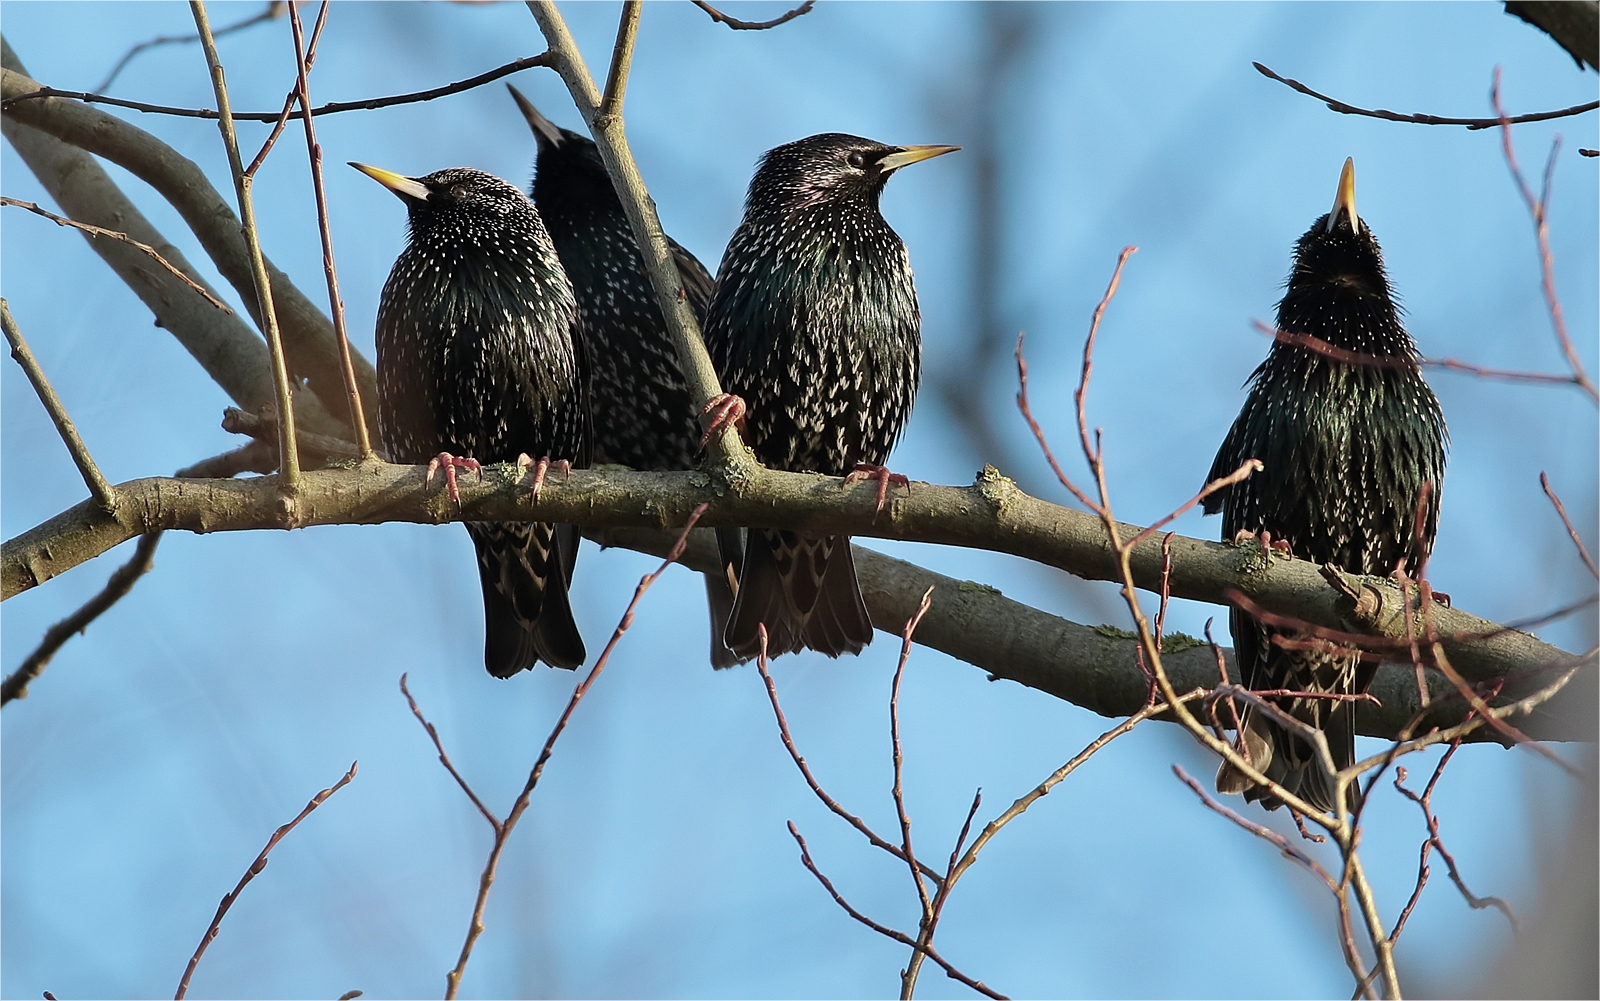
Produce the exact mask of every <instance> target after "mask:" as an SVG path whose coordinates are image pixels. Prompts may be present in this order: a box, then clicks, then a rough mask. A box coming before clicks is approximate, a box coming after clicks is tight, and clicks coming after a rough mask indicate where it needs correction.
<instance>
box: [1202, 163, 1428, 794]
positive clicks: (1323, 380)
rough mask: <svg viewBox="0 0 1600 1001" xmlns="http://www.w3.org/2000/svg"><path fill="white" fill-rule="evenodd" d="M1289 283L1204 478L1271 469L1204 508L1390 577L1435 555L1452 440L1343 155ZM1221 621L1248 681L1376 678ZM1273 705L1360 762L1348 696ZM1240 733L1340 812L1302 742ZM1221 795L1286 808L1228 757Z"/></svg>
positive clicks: (1323, 556)
mask: <svg viewBox="0 0 1600 1001" xmlns="http://www.w3.org/2000/svg"><path fill="white" fill-rule="evenodd" d="M1287 289H1288V290H1287V291H1286V292H1285V294H1284V297H1283V301H1282V302H1280V303H1279V304H1278V330H1279V331H1280V332H1281V333H1280V336H1279V339H1278V340H1276V341H1275V342H1274V343H1273V345H1272V348H1271V350H1270V351H1269V352H1268V354H1267V360H1266V361H1264V362H1262V363H1261V366H1260V367H1259V368H1257V369H1256V370H1255V373H1254V374H1253V375H1251V377H1250V383H1249V384H1250V395H1249V398H1248V399H1247V400H1246V401H1245V404H1244V409H1243V410H1241V411H1240V412H1239V417H1238V419H1237V420H1235V421H1234V423H1233V428H1232V429H1231V430H1230V431H1229V432H1228V437H1227V440H1226V441H1224V442H1223V444H1222V448H1221V449H1220V450H1219V451H1218V452H1217V458H1216V462H1215V463H1214V464H1213V465H1212V467H1211V475H1210V479H1212V480H1215V479H1218V478H1221V477H1223V476H1226V475H1227V474H1229V473H1232V472H1233V471H1234V470H1235V469H1237V468H1238V467H1239V466H1240V465H1242V464H1243V463H1244V462H1245V461H1246V460H1248V459H1252V458H1254V459H1259V460H1261V462H1262V463H1264V468H1263V469H1262V470H1261V471H1260V472H1257V473H1256V474H1255V475H1253V476H1251V477H1249V478H1248V479H1246V480H1244V481H1243V482H1240V483H1237V484H1235V485H1233V486H1231V487H1228V488H1226V489H1225V490H1222V491H1219V492H1218V493H1215V494H1212V495H1211V496H1210V497H1208V498H1207V499H1206V502H1205V506H1206V513H1207V514H1215V513H1216V512H1217V511H1219V510H1220V511H1221V512H1222V536H1223V538H1224V539H1225V540H1232V539H1238V538H1239V537H1240V535H1241V533H1246V534H1254V535H1256V536H1258V537H1261V538H1262V541H1263V542H1264V543H1265V542H1266V541H1267V540H1266V536H1267V535H1268V534H1269V533H1270V537H1271V539H1273V540H1280V541H1281V542H1282V543H1287V545H1288V549H1289V551H1290V553H1292V554H1293V555H1294V556H1298V557H1300V558H1302V559H1307V560H1314V561H1315V562H1317V563H1332V564H1334V565H1335V566H1337V567H1340V568H1341V569H1343V570H1346V571H1348V572H1351V573H1358V574H1376V575H1385V574H1390V573H1392V572H1394V570H1395V569H1396V567H1397V564H1399V562H1400V561H1401V560H1402V559H1404V560H1405V565H1406V566H1407V567H1408V568H1409V569H1410V570H1411V571H1412V572H1415V571H1416V570H1417V569H1418V566H1419V564H1421V563H1422V562H1423V561H1424V560H1425V559H1426V558H1427V556H1428V554H1429V552H1430V551H1431V550H1432V549H1433V538H1434V532H1435V530H1436V529H1437V527H1438V521H1439V492H1440V487H1441V485H1442V481H1443V479H1444V466H1445V450H1446V447H1447V445H1448V435H1447V433H1446V431H1445V425H1444V417H1443V415H1442V414H1441V413H1440V411H1439V401H1438V400H1436V399H1435V398H1434V395H1433V391H1432V390H1430V389H1429V388H1428V384H1427V382H1425V381H1424V380H1423V378H1422V372H1421V369H1420V368H1419V367H1418V364H1417V357H1418V356H1417V349H1416V345H1415V344H1414V343H1412V340H1411V336H1410V335H1409V334H1407V333H1406V330H1405V328H1404V327H1403V326H1401V324H1400V310H1399V307H1398V306H1397V304H1396V303H1395V301H1394V296H1393V293H1392V292H1391V290H1390V287H1389V279H1388V277H1387V276H1386V275H1385V273H1384V269H1383V257H1382V254H1381V253H1380V251H1379V249H1378V241H1377V240H1376V239H1374V238H1373V235H1372V231H1371V230H1369V229H1368V228H1367V226H1366V224H1365V223H1364V222H1363V221H1362V220H1361V218H1360V217H1359V216H1358V215H1356V194H1355V165H1354V163H1353V162H1352V161H1350V160H1346V161H1345V164H1344V170H1343V172H1342V173H1341V175H1340V177H1339V192H1338V197H1337V198H1336V200H1335V201H1334V204H1333V210H1332V211H1331V212H1329V213H1328V214H1327V215H1325V216H1322V217H1321V218H1320V219H1318V220H1317V221H1316V222H1314V223H1312V225H1311V228H1310V229H1309V230H1307V231H1306V234H1305V235H1304V236H1302V237H1301V238H1300V242H1299V243H1298V244H1297V245H1296V247H1295V253H1294V269H1293V270H1292V271H1291V272H1290V274H1289V280H1288V283H1287ZM1294 335H1302V336H1301V337H1300V338H1298V339H1296V338H1295V337H1294ZM1313 338H1314V339H1315V340H1312V339H1313ZM1318 342H1321V343H1320V344H1319V343H1318ZM1354 356H1361V357H1354ZM1425 485H1426V486H1425ZM1424 491H1426V500H1425V503H1424V504H1423V505H1422V507H1423V510H1422V524H1421V525H1420V526H1419V525H1418V524H1417V511H1418V501H1419V497H1421V496H1422V495H1423V493H1424ZM1230 625H1231V626H1232V631H1233V642H1234V650H1235V652H1236V654H1237V655H1238V661H1239V671H1240V673H1241V675H1242V676H1243V682H1244V684H1245V685H1246V686H1248V687H1249V688H1252V689H1257V690H1266V689H1287V690H1291V691H1302V692H1329V693H1337V694H1344V695H1350V694H1355V693H1359V692H1363V691H1365V690H1366V688H1367V686H1368V685H1369V684H1371V682H1372V675H1373V670H1374V669H1373V666H1372V665H1370V664H1364V663H1359V662H1358V661H1357V660H1356V659H1355V658H1353V657H1347V656H1339V655H1336V654H1330V653H1324V652H1318V651H1312V650H1290V649H1285V648H1283V647H1281V646H1278V645H1276V644H1274V643H1273V642H1272V637H1273V636H1274V635H1290V636H1292V635H1293V633H1292V631H1291V632H1288V633H1284V632H1283V631H1280V630H1277V629H1273V628H1270V627H1267V626H1264V625H1262V624H1261V623H1259V622H1257V621H1256V620H1255V619H1253V618H1251V617H1250V616H1249V615H1248V614H1246V613H1244V612H1242V611H1239V610H1238V609H1235V610H1234V611H1233V613H1232V615H1231V618H1230ZM1273 701H1274V702H1275V703H1276V704H1277V705H1278V706H1279V707H1280V708H1281V709H1283V711H1284V712H1286V713H1288V714H1289V715H1290V716H1292V717H1294V718H1295V719H1297V720H1300V721H1302V722H1304V723H1307V724H1309V725H1310V726H1312V727H1315V728H1316V729H1318V730H1321V731H1322V732H1323V733H1324V734H1325V735H1326V739H1327V743H1328V749H1329V751H1330V752H1331V754H1332V757H1333V766H1334V768H1336V769H1343V768H1345V767H1347V766H1348V765H1350V764H1351V763H1353V762H1354V761H1355V715H1356V711H1355V710H1356V707H1355V703H1354V702H1351V701H1342V702H1338V701H1330V700H1328V699H1309V698H1298V697H1281V698H1275V699H1273ZM1242 737H1243V742H1242V743H1243V746H1244V748H1245V749H1246V751H1247V752H1248V756H1249V758H1250V761H1251V763H1252V764H1253V765H1254V767H1255V768H1256V769H1257V770H1258V771H1260V772H1261V773H1262V774H1264V775H1266V776H1267V777H1268V778H1270V779H1272V780H1273V781H1274V782H1277V783H1278V784H1279V785H1281V786H1282V787H1283V788H1285V789H1287V790H1289V791H1290V792H1293V793H1295V794H1297V795H1298V796H1300V798H1301V799H1303V800H1305V801H1306V802H1307V803H1309V804H1310V805H1311V806H1314V807H1316V808H1317V809H1319V810H1327V811H1331V810H1332V809H1333V807H1334V802H1333V799H1334V789H1333V787H1332V786H1331V784H1330V781H1329V779H1328V778H1327V777H1326V776H1325V774H1324V772H1323V770H1322V768H1321V767H1320V765H1319V764H1318V763H1317V760H1316V754H1315V751H1314V750H1313V748H1312V746H1311V745H1310V743H1309V742H1308V741H1307V740H1306V739H1305V737H1304V736H1303V735H1299V734H1295V733H1292V732H1290V731H1289V730H1288V729H1286V728H1285V727H1283V726H1281V725H1279V724H1277V723H1274V722H1272V721H1271V720H1269V719H1267V718H1266V716H1265V714H1263V713H1259V712H1255V711H1252V710H1247V711H1246V712H1245V715H1244V719H1243V733H1242ZM1217 789H1218V790H1219V791H1221V792H1228V793H1237V792H1243V793H1244V795H1245V798H1246V799H1248V800H1260V801H1261V802H1262V804H1263V805H1264V806H1266V807H1267V808H1268V809H1276V808H1277V807H1278V806H1281V805H1282V803H1281V801H1280V800H1279V799H1278V798H1277V797H1276V796H1273V795H1272V794H1271V793H1270V792H1269V791H1268V790H1266V789H1264V788H1261V787H1258V786H1256V785H1254V784H1253V783H1251V782H1250V780H1249V779H1247V778H1246V777H1245V776H1244V775H1243V773H1241V772H1239V771H1238V770H1236V769H1235V768H1233V767H1232V766H1230V765H1227V764H1224V765H1223V767H1222V770H1221V772H1219V773H1218V775H1217ZM1351 791H1352V792H1353V791H1354V790H1353V789H1352V790H1351ZM1351 805H1353V803H1352V804H1351Z"/></svg>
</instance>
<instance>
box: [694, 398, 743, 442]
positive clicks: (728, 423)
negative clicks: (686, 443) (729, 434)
mask: <svg viewBox="0 0 1600 1001" xmlns="http://www.w3.org/2000/svg"><path fill="white" fill-rule="evenodd" d="M708 414H709V415H711V420H710V421H708V422H707V423H706V433H705V434H703V435H701V436H700V448H699V450H700V451H702V452H703V451H705V447H706V445H707V444H709V443H710V441H711V439H712V438H714V437H716V436H718V435H720V434H722V433H723V432H725V431H727V430H728V428H730V427H731V428H734V429H736V430H738V432H739V436H740V437H745V432H746V431H747V429H748V425H747V424H746V423H745V419H744V415H745V405H744V400H743V399H741V398H740V397H737V396H735V395H733V394H732V393H720V394H718V395H716V396H713V397H712V398H711V399H709V400H707V401H706V405H705V406H703V407H701V408H700V416H701V417H705V416H706V415H708Z"/></svg>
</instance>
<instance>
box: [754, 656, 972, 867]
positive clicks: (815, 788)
mask: <svg viewBox="0 0 1600 1001" xmlns="http://www.w3.org/2000/svg"><path fill="white" fill-rule="evenodd" d="M757 628H758V629H759V631H760V635H761V640H762V642H761V651H760V653H758V654H757V656H756V670H757V671H759V672H760V674H761V680H762V682H763V683H764V684H765V685H766V686H767V699H768V701H770V702H771V703H772V713H773V715H774V716H776V717H777V719H778V735H779V736H780V737H782V738H783V747H784V749H785V750H786V751H788V752H789V757H790V758H791V759H793V761H794V764H795V767H796V768H798V769H800V775H801V777H802V778H804V779H805V780H806V785H808V786H810V787H811V791H812V792H813V793H815V794H816V796H817V798H818V799H819V800H821V801H822V805H823V806H825V807H827V808H828V809H829V810H831V811H832V812H833V813H834V815H835V816H837V817H839V818H840V819H842V820H843V821H844V822H845V823H847V824H849V825H850V826H851V827H854V828H855V829H856V830H858V831H860V832H861V833H862V835H864V836H865V837H866V839H867V841H868V842H870V843H871V844H872V846H873V847H874V848H882V849H883V850H884V851H886V852H888V853H889V854H890V855H893V856H894V857H895V858H897V859H899V860H900V861H902V862H910V861H911V860H910V859H908V858H907V857H906V854H905V852H904V851H903V850H902V849H901V848H900V847H899V846H898V845H892V844H890V843H889V842H887V841H885V840H883V839H882V838H880V837H878V835H877V833H876V832H875V831H873V830H872V828H870V827H868V826H867V824H866V822H865V821H863V820H862V819H861V818H860V817H857V816H856V815H855V814H853V813H851V812H850V811H849V810H846V809H845V808H844V807H843V806H840V805H839V801H838V800H836V799H834V798H833V797H832V796H830V795H828V793H827V790H825V789H823V788H822V784H821V783H820V782H818V781H817V778H816V776H815V775H812V774H811V766H810V765H808V764H806V759H805V758H803V757H801V756H800V751H799V749H798V748H796V747H795V743H794V737H793V736H792V735H791V734H790V733H789V721H788V720H787V719H785V718H784V715H783V707H782V706H781V705H779V704H778V686H777V685H776V684H774V683H773V681H772V672H771V671H769V670H768V666H767V649H766V627H765V626H758V627H757ZM917 871H918V872H920V873H922V875H924V876H926V877H928V878H929V879H931V880H933V882H934V884H935V885H939V884H940V883H941V882H942V879H941V877H940V876H939V873H938V871H937V870H935V869H933V868H932V867H930V866H926V865H923V864H922V863H920V862H918V863H917Z"/></svg>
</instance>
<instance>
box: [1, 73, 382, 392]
mask: <svg viewBox="0 0 1600 1001" xmlns="http://www.w3.org/2000/svg"><path fill="white" fill-rule="evenodd" d="M8 51H9V50H8ZM12 59H14V57H9V58H8V59H7V63H8V65H7V66H6V68H5V69H4V71H3V73H0V94H3V95H4V96H5V97H7V98H9V97H13V96H16V95H18V94H25V93H32V92H34V91H37V90H38V89H39V88H40V84H39V83H38V81H36V80H33V79H32V78H30V77H28V76H26V75H24V74H23V73H21V72H20V71H19V70H17V69H13V68H12V65H11V60H12ZM5 118H6V121H7V122H8V123H10V122H12V121H16V122H20V123H22V124H25V125H29V126H32V127H33V128H36V129H39V130H40V131H42V132H45V133H48V134H50V135H52V136H55V137H56V138H57V139H60V140H61V141H62V142H65V143H68V144H70V145H73V146H76V147H78V148H79V149H82V150H84V151H86V152H89V153H93V154H95V155H96V156H101V157H104V158H106V159H107V160H110V161H111V162H112V163H115V164H117V165H118V166H121V167H124V168H126V169H127V170H128V171H130V172H131V173H133V174H134V175H135V176H137V177H138V178H139V179H140V180H143V181H144V182H146V183H147V184H149V185H150V186H151V187H153V188H155V189H156V191H158V192H160V194H161V195H162V197H164V198H166V199H167V201H169V202H171V203H172V206H173V208H175V209H177V210H178V213H179V214H180V215H181V216H183V220H184V222H186V223H188V225H189V228H190V229H192V230H193V231H194V234H195V236H196V237H198V238H199V240H200V245H201V246H202V247H204V248H205V251H206V253H207V254H208V255H210V257H211V259H212V261H213V262H214V263H215V264H216V266H217V270H218V271H219V272H221V273H222V276H223V277H224V278H226V279H227V280H228V283H229V284H230V285H232V286H233V287H234V289H235V290H236V291H237V292H238V293H239V297H240V298H241V299H242V300H243V301H244V304H245V308H246V309H247V310H249V311H250V313H251V317H252V319H254V320H255V321H256V323H257V325H258V326H259V325H260V324H261V322H262V318H261V316H260V315H259V313H260V307H259V305H258V303H257V298H256V292H255V284H254V279H253V277H252V274H251V267H250V257H249V252H248V250H247V248H246V246H245V241H244V237H243V235H242V233H241V231H240V225H239V218H238V216H236V215H235V214H234V212H233V209H232V208H230V207H229V206H228V203H227V202H226V201H224V200H223V198H222V196H221V195H219V194H218V193H217V190H216V189H215V188H214V187H212V186H211V182H210V181H209V180H208V179H207V178H206V176H205V173H204V172H203V171H201V169H200V168H199V167H198V166H197V165H195V163H194V162H193V161H191V160H189V159H187V158H186V157H184V156H182V155H180V154H179V153H178V152H177V151H175V150H174V149H172V147H170V146H168V145H167V144H166V143H164V142H162V141H161V140H159V139H157V138H156V137H155V136H152V135H151V134H149V133H148V132H145V131H144V130H143V129H139V128H136V127H135V126H133V125H130V124H128V123H127V122H125V121H123V120H122V119H120V118H116V117H114V116H112V115H108V114H106V113H105V112H103V111H99V110H97V109H95V108H91V107H89V106H87V105H85V104H81V103H79V102H77V101H69V100H66V99H63V98H58V97H50V98H41V99H39V100H33V101H21V102H18V103H16V104H14V105H11V106H9V107H7V108H6V112H5ZM69 211H70V210H69ZM86 221H87V220H86ZM110 228H115V229H121V230H122V231H123V232H127V231H128V229H127V227H125V226H123V227H118V226H115V225H113V226H111V227H110ZM131 235H135V236H137V234H131ZM145 242H146V243H151V242H152V241H150V240H145ZM163 253H165V251H164V250H163ZM168 259H169V260H170V259H171V258H170V257H169V258H168ZM266 268H267V273H268V275H269V276H270V279H271V289H272V301H273V303H274V311H275V312H276V314H277V319H278V324H279V327H280V329H281V330H282V333H283V338H284V350H285V352H286V353H287V354H288V362H289V368H290V372H291V374H292V375H294V376H296V377H297V378H304V379H305V380H306V382H307V384H308V385H309V386H310V388H311V390H312V392H314V393H316V394H317V397H318V398H319V399H320V400H321V401H322V404H323V406H324V408H326V409H327V411H328V412H329V413H331V414H333V415H334V416H335V417H336V418H338V419H339V420H341V421H343V420H346V419H347V417H348V410H349V405H348V403H347V402H346V398H345V391H344V375H343V371H342V368H341V365H340V361H339V347H338V344H337V342H336V340H335V338H334V333H333V324H332V323H331V322H330V321H329V320H328V318H327V317H326V316H325V315H323V313H322V311H321V310H320V309H318V308H317V307H316V305H315V304H314V303H312V302H311V300H310V299H308V298H306V296H305V294H304V293H302V292H301V291H300V290H299V289H298V288H296V287H295V285H294V283H293V282H291V281H290V280H289V278H288V276H287V275H285V274H284V273H283V272H282V271H279V270H278V269H277V268H276V267H274V266H273V264H272V262H271V261H270V260H269V261H267V262H266ZM207 308H209V307H207ZM353 363H354V365H355V370H356V378H357V380H358V381H359V382H360V384H361V398H362V399H363V400H365V401H368V402H367V404H366V405H367V406H368V407H369V408H370V406H371V401H372V400H375V399H377V382H376V378H375V376H374V374H373V371H372V365H371V364H370V363H369V362H367V360H366V359H365V358H363V357H361V356H360V355H356V356H355V357H354V359H353ZM264 371H265V370H264ZM269 391H270V385H269ZM267 398H268V399H270V398H271V397H270V395H269V396H268V397H267ZM368 417H369V421H370V419H371V415H370V414H369V415H368Z"/></svg>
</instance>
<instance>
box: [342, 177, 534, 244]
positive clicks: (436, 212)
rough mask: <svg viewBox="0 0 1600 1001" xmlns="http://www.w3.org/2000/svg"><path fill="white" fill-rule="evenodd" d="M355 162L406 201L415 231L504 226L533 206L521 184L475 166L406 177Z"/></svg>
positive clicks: (526, 212) (375, 179) (527, 211)
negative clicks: (522, 190) (518, 186)
mask: <svg viewBox="0 0 1600 1001" xmlns="http://www.w3.org/2000/svg"><path fill="white" fill-rule="evenodd" d="M350 166H352V167H354V168H356V169H357V170H359V171H361V172H362V173H363V174H366V175H367V176H368V177H370V178H372V179H373V180H374V181H377V182H378V183H379V184H381V185H383V186H384V187H385V188H388V189H389V190H390V191H392V192H394V194H395V196H396V197H398V198H399V199H400V200H401V201H402V202H404V203H405V205H406V210H407V212H408V213H409V214H410V217H411V228H412V230H413V231H414V232H415V231H417V230H419V229H432V228H435V227H449V228H460V229H478V228H501V227H504V226H505V225H507V224H508V223H510V222H512V221H513V220H515V219H516V218H517V217H519V216H522V215H526V214H529V213H531V211H532V209H533V205H532V203H531V202H529V201H528V198H527V196H526V195H524V194H523V193H522V192H521V191H518V190H517V186H516V185H514V184H512V183H510V182H509V181H503V180H501V179H500V178H498V177H496V176H494V175H493V174H489V173H485V172H484V171H481V170H476V169H474V168H472V167H451V168H449V169H446V170H436V171H434V172H433V173H431V174H427V175H425V176H423V177H406V176H405V175H403V174H396V173H395V172H394V171H392V170H384V169H382V168H380V167H371V166H368V165H367V164H364V163H351V164H350Z"/></svg>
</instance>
